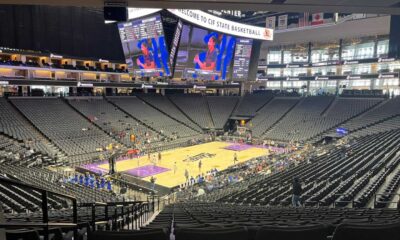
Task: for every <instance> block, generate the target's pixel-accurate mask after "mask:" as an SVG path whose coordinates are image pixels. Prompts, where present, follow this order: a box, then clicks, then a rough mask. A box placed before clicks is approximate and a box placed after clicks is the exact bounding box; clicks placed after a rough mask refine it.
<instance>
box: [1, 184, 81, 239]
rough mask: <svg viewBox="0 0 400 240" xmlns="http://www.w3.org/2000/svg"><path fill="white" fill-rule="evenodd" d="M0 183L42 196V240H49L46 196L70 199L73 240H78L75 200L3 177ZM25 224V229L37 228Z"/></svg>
mask: <svg viewBox="0 0 400 240" xmlns="http://www.w3.org/2000/svg"><path fill="white" fill-rule="evenodd" d="M0 183H6V184H11V185H16V186H18V187H22V188H30V189H33V190H35V191H38V192H40V193H41V195H42V206H41V207H42V222H43V225H42V227H43V231H44V240H48V239H49V226H50V225H49V224H50V223H49V213H48V210H49V209H48V194H49V193H51V194H53V195H55V196H59V197H62V198H67V199H70V200H71V201H72V222H73V224H75V227H74V239H78V229H77V228H76V226H77V224H78V206H77V200H76V198H74V197H72V196H69V195H66V194H61V193H57V192H53V191H48V190H45V189H42V188H39V187H36V186H33V185H31V184H27V183H22V182H19V181H15V180H12V179H8V178H3V177H0ZM26 224H27V225H25V227H28V225H31V227H35V226H37V223H26ZM2 225H3V224H2ZM2 228H10V226H9V225H4V227H2Z"/></svg>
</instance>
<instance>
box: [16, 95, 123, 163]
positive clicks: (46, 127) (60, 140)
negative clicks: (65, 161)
mask: <svg viewBox="0 0 400 240" xmlns="http://www.w3.org/2000/svg"><path fill="white" fill-rule="evenodd" d="M11 101H12V103H13V104H14V105H15V106H16V107H17V108H18V109H19V110H20V111H21V112H22V113H23V114H24V115H25V117H27V118H28V119H29V120H30V121H31V122H32V124H33V125H34V126H35V127H36V128H38V129H39V130H40V131H41V132H42V133H43V134H44V135H46V136H47V137H48V138H49V139H50V140H51V141H52V142H53V143H54V144H55V145H56V146H57V147H59V148H60V149H62V150H63V152H65V153H66V154H67V155H68V156H78V157H77V158H73V159H70V160H69V161H70V164H76V163H79V162H80V163H82V162H87V161H90V160H91V159H92V158H93V157H96V156H98V154H99V153H97V149H98V148H103V147H105V146H107V144H110V143H116V141H115V140H114V139H113V138H111V137H110V136H108V135H107V134H106V133H105V132H103V131H102V130H100V129H99V128H98V127H96V126H94V125H93V124H91V123H90V122H89V120H88V119H85V118H83V117H82V116H81V115H80V114H79V113H77V112H76V111H74V110H73V109H72V108H71V107H70V106H68V104H67V103H66V102H64V100H62V99H59V98H14V99H11Z"/></svg>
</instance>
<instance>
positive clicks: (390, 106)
mask: <svg viewBox="0 0 400 240" xmlns="http://www.w3.org/2000/svg"><path fill="white" fill-rule="evenodd" d="M399 105H400V97H396V98H393V99H388V100H385V101H383V102H382V103H381V104H380V105H378V106H377V107H375V108H373V109H371V111H368V112H366V113H365V114H362V115H360V116H359V117H356V118H354V119H352V120H350V121H348V122H346V123H344V124H342V126H341V127H343V128H345V129H347V130H348V131H350V132H354V131H357V130H360V129H362V128H367V127H373V125H374V124H381V123H382V124H384V122H385V121H386V120H391V118H393V117H395V116H399V115H400V108H399ZM387 130H390V129H387Z"/></svg>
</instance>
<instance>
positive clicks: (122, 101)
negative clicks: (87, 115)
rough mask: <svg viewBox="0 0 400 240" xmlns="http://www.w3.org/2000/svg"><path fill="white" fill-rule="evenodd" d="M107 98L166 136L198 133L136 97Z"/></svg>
mask: <svg viewBox="0 0 400 240" xmlns="http://www.w3.org/2000/svg"><path fill="white" fill-rule="evenodd" d="M108 99H109V100H110V101H111V102H112V103H114V104H115V105H116V106H118V107H119V108H121V109H122V110H123V111H125V112H126V113H128V114H129V115H130V116H132V117H134V118H136V119H138V120H139V121H140V122H142V123H143V124H145V125H147V126H149V127H150V128H152V129H154V130H155V131H157V132H159V133H160V134H162V135H165V136H167V137H172V136H173V135H176V136H179V137H181V138H184V137H190V136H195V135H198V134H199V133H198V132H197V131H195V130H193V129H192V128H189V127H187V126H185V125H182V124H181V123H179V122H178V121H176V120H175V119H172V118H171V117H168V116H166V115H165V114H163V113H162V112H160V111H158V110H157V109H155V108H154V107H152V106H150V105H149V104H147V103H145V102H143V101H142V100H140V99H139V98H137V97H109V98H108Z"/></svg>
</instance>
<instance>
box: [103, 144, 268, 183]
mask: <svg viewBox="0 0 400 240" xmlns="http://www.w3.org/2000/svg"><path fill="white" fill-rule="evenodd" d="M233 144H234V143H228V142H210V143H204V144H199V145H195V146H190V147H182V148H177V149H173V150H168V151H164V152H161V161H156V166H158V167H162V168H167V169H168V170H167V171H165V172H162V173H159V174H156V175H153V176H154V177H155V178H156V183H157V184H159V185H162V186H165V187H175V186H178V185H180V184H182V183H184V182H185V169H187V170H188V172H189V175H190V176H193V177H196V176H197V175H198V174H200V173H206V172H207V171H209V170H211V169H213V168H217V169H218V170H219V171H221V170H224V169H226V168H228V167H229V166H232V165H233V164H234V163H233V157H234V153H235V152H236V153H237V156H238V162H245V161H248V160H250V159H252V158H255V157H259V156H262V155H266V154H268V153H269V152H268V150H267V149H264V148H258V147H253V146H251V147H249V148H248V149H245V150H242V151H233V150H228V149H225V147H227V146H230V145H233ZM187 158H192V159H195V158H197V159H201V162H202V168H201V171H199V160H194V161H185V160H186V159H187ZM151 159H158V155H157V154H154V155H153V156H151V158H150V160H149V159H148V156H147V155H146V156H143V157H140V158H135V159H130V160H124V161H118V162H117V164H116V170H117V172H124V171H129V170H132V169H135V168H138V167H143V166H149V165H153V162H154V161H151ZM175 162H176V167H175ZM99 167H100V168H102V169H108V164H102V165H99ZM174 169H175V172H174ZM150 178H151V176H148V177H145V178H143V179H144V180H146V181H150Z"/></svg>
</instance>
